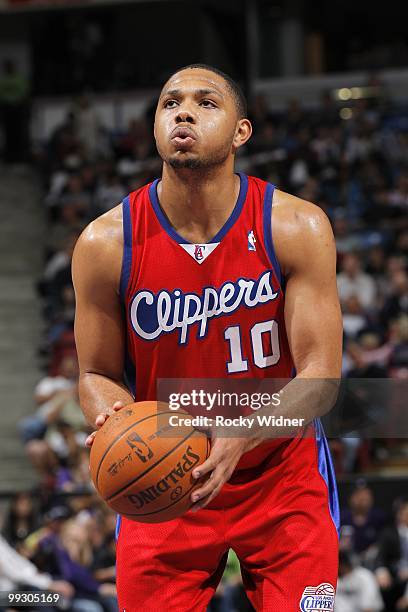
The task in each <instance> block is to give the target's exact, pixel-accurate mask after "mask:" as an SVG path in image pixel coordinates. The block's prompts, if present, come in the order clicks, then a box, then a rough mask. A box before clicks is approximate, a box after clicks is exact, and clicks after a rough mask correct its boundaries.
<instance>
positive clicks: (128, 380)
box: [124, 318, 136, 398]
mask: <svg viewBox="0 0 408 612" xmlns="http://www.w3.org/2000/svg"><path fill="white" fill-rule="evenodd" d="M125 321H126V318H125ZM124 382H125V385H126V386H127V388H128V389H129V390H130V391H131V393H132V395H133V397H134V398H135V397H136V368H135V364H134V363H133V361H132V359H131V357H130V354H129V350H128V347H127V346H126V350H125V370H124Z"/></svg>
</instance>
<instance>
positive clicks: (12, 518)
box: [2, 491, 37, 550]
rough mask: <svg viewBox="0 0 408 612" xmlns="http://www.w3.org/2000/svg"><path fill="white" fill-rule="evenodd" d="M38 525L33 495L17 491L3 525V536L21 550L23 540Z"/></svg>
mask: <svg viewBox="0 0 408 612" xmlns="http://www.w3.org/2000/svg"><path fill="white" fill-rule="evenodd" d="M36 527H37V516H36V509H35V507H34V503H33V498H32V495H31V494H30V493H29V492H26V491H23V492H21V493H17V494H16V495H15V496H14V498H13V499H12V502H11V506H10V509H9V511H8V514H7V517H6V520H5V524H4V526H3V530H2V532H3V536H4V537H5V538H6V540H7V541H8V543H9V544H10V545H11V546H13V547H14V548H16V549H17V550H19V549H20V545H21V544H22V542H23V541H24V540H25V539H26V538H27V536H28V535H29V534H30V533H31V532H32V531H34V530H35V529H36Z"/></svg>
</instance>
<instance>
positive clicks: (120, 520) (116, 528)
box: [115, 514, 122, 542]
mask: <svg viewBox="0 0 408 612" xmlns="http://www.w3.org/2000/svg"><path fill="white" fill-rule="evenodd" d="M121 524H122V517H121V515H120V514H118V515H117V516H116V527H115V540H116V542H117V541H118V537H119V532H120V526H121Z"/></svg>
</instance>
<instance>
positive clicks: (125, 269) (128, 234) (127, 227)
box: [120, 196, 132, 303]
mask: <svg viewBox="0 0 408 612" xmlns="http://www.w3.org/2000/svg"><path fill="white" fill-rule="evenodd" d="M122 217H123V259H122V271H121V275H120V297H121V300H122V302H123V303H125V298H126V290H127V286H128V284H129V278H130V270H131V268H132V219H131V215H130V198H129V196H126V198H125V199H124V200H123V202H122Z"/></svg>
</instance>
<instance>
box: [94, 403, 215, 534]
mask: <svg viewBox="0 0 408 612" xmlns="http://www.w3.org/2000/svg"><path fill="white" fill-rule="evenodd" d="M172 414H173V415H174V412H172V411H171V410H169V407H168V405H167V404H164V403H160V402H137V403H134V404H130V405H129V406H126V408H123V409H122V410H120V411H119V412H117V413H115V414H114V415H113V416H110V417H109V419H107V421H106V422H105V424H104V425H103V426H102V427H101V429H100V430H99V431H98V432H97V434H96V436H95V439H94V442H93V444H92V448H91V454H90V471H91V477H92V480H93V482H94V485H95V487H96V490H97V492H98V493H99V495H100V496H101V497H102V499H103V500H104V501H105V502H106V503H107V504H108V506H109V507H110V508H112V510H115V512H118V513H119V514H122V515H123V516H126V517H127V518H130V519H133V520H135V521H140V522H142V523H160V522H163V521H170V520H172V519H174V518H177V517H179V516H181V515H182V514H184V513H185V512H187V510H188V509H189V508H190V507H191V501H190V497H191V493H192V491H193V490H194V489H195V488H197V487H199V486H200V484H201V483H198V482H197V481H196V480H195V479H193V477H192V470H193V468H195V467H196V466H197V465H200V464H201V463H203V462H204V461H205V460H206V459H207V457H208V455H209V453H210V442H209V440H208V438H207V436H206V435H205V434H204V433H202V432H199V431H197V430H196V429H194V428H193V427H191V426H184V425H183V426H179V427H177V429H176V428H174V427H172V426H170V425H169V417H170V416H171V415H172Z"/></svg>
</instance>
